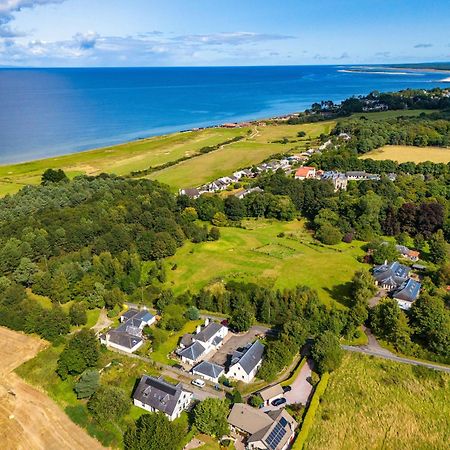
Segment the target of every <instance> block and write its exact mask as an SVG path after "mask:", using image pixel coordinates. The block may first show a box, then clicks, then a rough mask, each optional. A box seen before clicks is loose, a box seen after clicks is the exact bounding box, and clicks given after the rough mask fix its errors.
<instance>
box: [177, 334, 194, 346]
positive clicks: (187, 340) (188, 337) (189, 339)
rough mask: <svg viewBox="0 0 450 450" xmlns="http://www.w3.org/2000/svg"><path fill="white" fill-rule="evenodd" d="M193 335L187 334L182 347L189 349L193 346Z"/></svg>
mask: <svg viewBox="0 0 450 450" xmlns="http://www.w3.org/2000/svg"><path fill="white" fill-rule="evenodd" d="M192 337H193V336H192V334H185V335H183V337H182V338H181V340H180V345H182V346H183V347H189V346H190V345H191V344H192Z"/></svg>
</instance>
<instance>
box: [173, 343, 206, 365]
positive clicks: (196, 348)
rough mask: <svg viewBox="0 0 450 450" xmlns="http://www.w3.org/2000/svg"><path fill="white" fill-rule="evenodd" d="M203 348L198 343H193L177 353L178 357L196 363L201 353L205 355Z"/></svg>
mask: <svg viewBox="0 0 450 450" xmlns="http://www.w3.org/2000/svg"><path fill="white" fill-rule="evenodd" d="M205 350H206V349H205V347H203V345H202V344H201V343H200V342H197V341H195V342H194V343H193V344H192V345H190V346H189V347H186V348H184V349H183V350H179V351H178V356H181V357H183V358H187V359H190V360H191V361H196V360H197V359H198V358H199V357H200V356H201V355H203V353H205Z"/></svg>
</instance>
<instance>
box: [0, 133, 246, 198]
mask: <svg viewBox="0 0 450 450" xmlns="http://www.w3.org/2000/svg"><path fill="white" fill-rule="evenodd" d="M247 131H248V129H247V128H242V129H226V128H211V129H206V130H200V131H193V132H188V133H175V134H170V135H165V136H158V137H153V138H149V139H142V140H138V141H133V142H128V143H125V144H120V145H114V146H111V147H106V148H101V149H96V150H90V151H85V152H79V153H72V154H69V155H64V156H57V157H54V158H47V159H42V160H36V161H31V162H26V163H20V164H10V165H4V166H0V195H6V194H8V193H14V192H17V191H18V190H19V189H20V188H21V187H23V186H24V185H26V184H38V183H39V182H40V178H41V175H42V173H43V172H44V171H45V170H46V169H48V168H54V169H63V170H64V171H66V173H67V174H68V176H69V177H74V176H76V175H80V174H83V173H86V174H89V175H98V174H100V173H102V172H107V173H115V174H116V175H126V174H129V173H130V172H131V171H134V170H140V169H146V168H148V167H150V166H155V165H160V164H164V163H166V162H168V161H173V160H176V159H178V158H181V157H182V156H190V155H192V154H195V153H198V151H199V150H200V149H201V148H202V147H206V146H213V145H216V144H219V143H221V142H224V141H226V140H228V139H231V138H233V137H236V136H244V135H246V133H247Z"/></svg>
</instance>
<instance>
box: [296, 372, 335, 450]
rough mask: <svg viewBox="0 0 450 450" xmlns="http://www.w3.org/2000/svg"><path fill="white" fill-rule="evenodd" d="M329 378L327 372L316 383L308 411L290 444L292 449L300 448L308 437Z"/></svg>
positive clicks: (297, 449)
mask: <svg viewBox="0 0 450 450" xmlns="http://www.w3.org/2000/svg"><path fill="white" fill-rule="evenodd" d="M329 379H330V374H329V373H328V372H326V373H324V374H323V375H322V378H321V379H320V381H319V383H318V384H317V387H316V390H315V391H314V394H313V397H312V399H311V403H310V404H309V408H308V411H307V412H306V414H305V418H304V420H303V423H302V426H301V429H300V432H299V433H298V435H297V438H296V439H295V441H294V444H293V445H292V450H302V448H303V446H304V445H305V443H306V440H307V439H308V435H309V431H310V430H311V427H312V425H313V421H314V417H315V415H316V412H317V408H318V407H319V404H320V399H321V397H322V395H323V394H324V393H325V390H326V388H327V386H328V381H329Z"/></svg>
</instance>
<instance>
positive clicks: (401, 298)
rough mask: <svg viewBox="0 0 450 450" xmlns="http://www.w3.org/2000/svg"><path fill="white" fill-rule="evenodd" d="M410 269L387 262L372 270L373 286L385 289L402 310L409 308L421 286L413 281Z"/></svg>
mask: <svg viewBox="0 0 450 450" xmlns="http://www.w3.org/2000/svg"><path fill="white" fill-rule="evenodd" d="M410 271H411V268H410V267H408V266H404V265H403V264H400V263H399V262H398V261H394V262H391V263H388V262H387V261H386V262H385V263H384V264H382V265H380V266H376V267H375V268H374V269H373V277H374V278H375V284H376V285H377V286H380V287H381V288H382V289H385V290H386V291H387V292H388V293H389V295H390V296H391V297H392V298H393V299H394V300H396V301H397V303H398V305H399V307H400V308H401V309H404V310H408V309H410V308H411V305H412V304H413V302H414V301H415V300H416V299H417V297H418V296H419V293H420V288H421V284H420V283H419V281H417V280H415V279H413V278H412V277H411V276H410V275H409V273H410Z"/></svg>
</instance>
